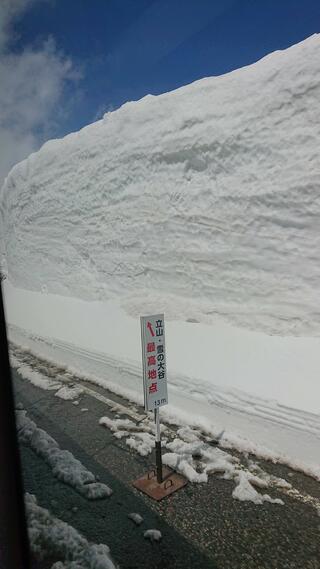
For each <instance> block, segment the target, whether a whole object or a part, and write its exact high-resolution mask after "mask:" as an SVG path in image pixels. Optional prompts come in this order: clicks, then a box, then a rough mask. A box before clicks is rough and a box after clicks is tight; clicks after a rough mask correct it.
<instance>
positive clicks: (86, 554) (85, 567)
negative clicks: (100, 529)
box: [25, 494, 116, 569]
mask: <svg viewBox="0 0 320 569" xmlns="http://www.w3.org/2000/svg"><path fill="white" fill-rule="evenodd" d="M25 504H26V513H27V519H28V533H29V540H30V545H31V549H32V551H33V553H34V554H35V555H36V556H37V557H38V558H40V559H44V558H45V557H46V556H50V555H51V556H55V557H60V558H62V559H63V561H58V562H57V563H55V564H54V565H53V568H54V569H93V568H96V569H116V565H115V564H114V562H113V561H112V558H111V555H110V549H109V547H108V546H107V545H104V544H101V543H100V544H99V545H97V544H91V545H90V544H89V542H88V541H87V539H86V538H85V537H83V536H82V535H81V534H80V533H79V532H78V531H77V530H76V529H75V528H74V527H72V526H70V525H69V524H67V523H65V522H63V521H62V520H60V519H59V518H56V517H54V516H53V515H52V514H51V513H50V512H49V510H46V509H45V508H41V507H40V506H39V505H38V504H37V499H36V497H35V496H34V495H32V494H26V495H25Z"/></svg>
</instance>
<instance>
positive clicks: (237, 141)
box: [1, 35, 320, 335]
mask: <svg viewBox="0 0 320 569" xmlns="http://www.w3.org/2000/svg"><path fill="white" fill-rule="evenodd" d="M319 100H320V36H319V35H315V36H312V37H311V38H309V39H307V40H306V41H304V42H302V43H300V44H298V45H296V46H294V47H291V48H290V49H287V50H286V51H283V52H276V53H273V54H271V55H269V56H267V57H265V58H264V59H262V60H261V61H259V62H258V63H256V64H254V65H251V66H249V67H246V68H242V69H239V70H237V71H234V72H232V73H229V74H227V75H224V76H222V77H213V78H208V79H202V80H200V81H197V82H195V83H193V84H191V85H188V86H186V87H183V88H180V89H178V90H176V91H173V92H171V93H167V94H164V95H161V96H158V97H154V96H147V97H145V98H144V99H142V100H141V101H138V102H134V103H127V104H125V105H124V106H123V107H121V108H120V109H119V110H116V111H114V112H111V113H107V114H106V115H105V116H104V118H103V119H102V120H100V121H98V122H96V123H94V124H92V125H89V126H88V127H86V128H84V129H82V130H81V131H80V132H76V133H73V134H70V135H68V136H66V137H65V138H63V139H62V140H53V141H50V142H48V143H46V144H45V145H44V146H43V147H42V148H41V150H40V151H39V152H37V153H34V154H32V155H31V156H29V158H28V159H26V160H24V161H23V162H21V163H20V164H18V165H17V166H15V167H14V168H13V169H12V171H11V172H10V174H9V176H8V177H7V179H6V181H5V183H4V186H3V188H2V195H1V213H2V223H3V230H4V236H5V248H6V262H7V265H8V271H9V277H10V280H11V282H12V284H13V285H15V286H16V287H19V288H26V289H30V290H33V291H43V292H50V293H54V294H59V295H63V296H74V297H78V298H82V299H85V300H110V299H117V301H118V302H120V304H121V305H122V306H124V307H125V309H126V310H127V311H129V312H130V313H131V314H133V315H137V314H139V313H141V312H147V311H148V310H153V309H155V310H159V307H161V309H162V310H164V311H165V312H166V316H167V318H172V319H182V320H184V319H185V320H186V319H189V320H198V321H201V322H207V323H210V322H212V321H213V320H215V319H216V318H217V315H219V316H220V317H223V318H224V319H227V320H228V321H229V322H231V323H232V324H236V325H240V326H245V327H249V328H251V329H254V330H260V331H263V332H267V333H275V334H280V335H319V332H320V310H319V309H318V308H317V306H318V299H319V293H320V232H319V213H320V191H319V180H320V147H319V135H320V127H319V125H320V106H319Z"/></svg>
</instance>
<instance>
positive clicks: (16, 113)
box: [0, 0, 79, 186]
mask: <svg viewBox="0 0 320 569" xmlns="http://www.w3.org/2000/svg"><path fill="white" fill-rule="evenodd" d="M36 1H44V0H1V2H0V148H1V153H0V186H1V184H2V181H3V179H4V177H5V176H6V174H7V173H8V171H9V169H10V168H11V167H12V166H13V165H14V164H15V163H16V162H19V161H20V160H22V159H23V158H25V157H26V156H28V154H30V153H31V152H32V151H34V150H36V149H37V148H38V147H39V146H40V145H41V143H42V142H43V141H44V139H45V138H48V137H49V136H50V133H51V134H52V133H53V132H54V130H55V127H56V125H57V121H58V120H59V117H60V118H61V116H62V113H63V110H64V109H65V108H66V105H65V103H64V94H65V88H66V85H67V83H68V82H69V81H74V80H76V79H77V78H78V77H79V74H77V73H76V72H75V70H74V68H73V64H72V62H71V60H70V59H69V58H66V57H65V56H64V55H63V54H62V53H60V52H59V51H58V50H57V49H56V46H55V43H54V40H53V39H52V38H49V39H48V40H47V41H46V42H45V43H44V44H43V45H42V47H41V48H40V49H39V48H37V49H35V48H33V47H32V46H29V47H27V48H25V49H24V50H23V51H22V52H20V53H16V52H10V46H11V43H12V41H13V39H14V27H13V24H14V21H15V19H16V18H18V17H20V16H21V15H22V14H23V12H24V10H26V9H27V8H29V7H30V6H31V5H32V4H33V3H35V2H36Z"/></svg>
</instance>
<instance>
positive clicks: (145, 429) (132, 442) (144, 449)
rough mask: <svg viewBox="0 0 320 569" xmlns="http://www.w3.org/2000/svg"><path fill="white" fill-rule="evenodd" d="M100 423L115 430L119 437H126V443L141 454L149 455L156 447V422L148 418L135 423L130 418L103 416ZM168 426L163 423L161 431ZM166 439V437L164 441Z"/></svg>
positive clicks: (116, 435) (114, 432)
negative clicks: (153, 422)
mask: <svg viewBox="0 0 320 569" xmlns="http://www.w3.org/2000/svg"><path fill="white" fill-rule="evenodd" d="M99 425H102V426H104V427H107V428H108V429H110V431H112V432H113V434H114V436H115V437H116V438H117V439H122V438H124V437H125V438H126V444H127V445H128V446H129V447H130V448H132V449H134V450H136V451H137V452H138V453H139V454H140V455H141V456H147V455H148V454H150V453H151V452H152V449H153V448H154V440H155V438H154V434H152V433H154V429H155V427H154V424H152V421H150V419H148V418H147V419H146V420H144V421H143V422H141V423H138V424H137V423H135V422H134V421H132V420H130V419H110V417H101V419H100V420H99ZM165 430H166V428H165V427H164V425H161V432H165ZM165 442H166V440H165V439H164V441H163V443H165Z"/></svg>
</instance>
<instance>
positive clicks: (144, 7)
mask: <svg viewBox="0 0 320 569" xmlns="http://www.w3.org/2000/svg"><path fill="white" fill-rule="evenodd" d="M16 31H17V32H18V34H19V35H20V38H19V41H17V42H16V45H15V49H18V50H19V49H21V47H22V46H23V45H26V44H30V43H33V42H35V41H37V42H41V41H43V40H44V39H45V38H46V37H48V36H49V35H51V36H53V38H54V39H55V42H56V45H57V48H58V49H62V50H63V52H64V53H65V54H66V55H68V56H70V57H71V58H72V60H73V62H74V64H75V65H76V66H77V67H78V68H79V69H81V72H82V77H83V78H82V80H81V81H80V83H79V85H78V88H80V90H81V97H79V100H78V102H77V104H76V109H74V112H71V113H70V116H69V117H68V120H67V121H66V122H65V123H64V124H63V125H61V126H60V130H61V132H63V131H64V132H66V131H68V130H73V129H78V128H79V127H81V126H83V125H84V124H87V123H88V122H91V121H92V120H93V119H94V118H95V117H96V116H99V115H100V113H101V112H102V110H103V109H109V108H116V107H118V106H120V105H121V104H122V103H124V102H125V101H128V100H133V99H139V98H141V97H143V96H144V95H146V94H147V93H152V94H158V93H163V92H165V91H169V90H172V89H175V88H176V87H179V86H181V85H185V84H187V83H190V82H192V81H194V80H196V79H200V78H201V77H206V76H210V75H220V74H222V73H226V72H228V71H230V70H232V69H235V68H238V67H242V66H243V65H247V64H249V63H252V62H254V61H256V60H258V59H260V58H261V57H262V56H263V55H265V54H267V53H270V52H271V51H274V50H276V49H284V48H286V47H288V46H289V45H292V44H294V43H297V42H299V41H301V40H303V39H304V38H306V37H308V36H309V35H311V34H313V33H315V32H318V31H320V2H319V0H303V1H302V0H156V1H154V0H67V1H66V0H55V1H54V2H41V3H37V4H35V5H34V6H33V7H32V9H30V10H29V11H28V12H27V13H25V15H24V17H23V18H21V20H20V21H19V23H18V25H17V26H16Z"/></svg>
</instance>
